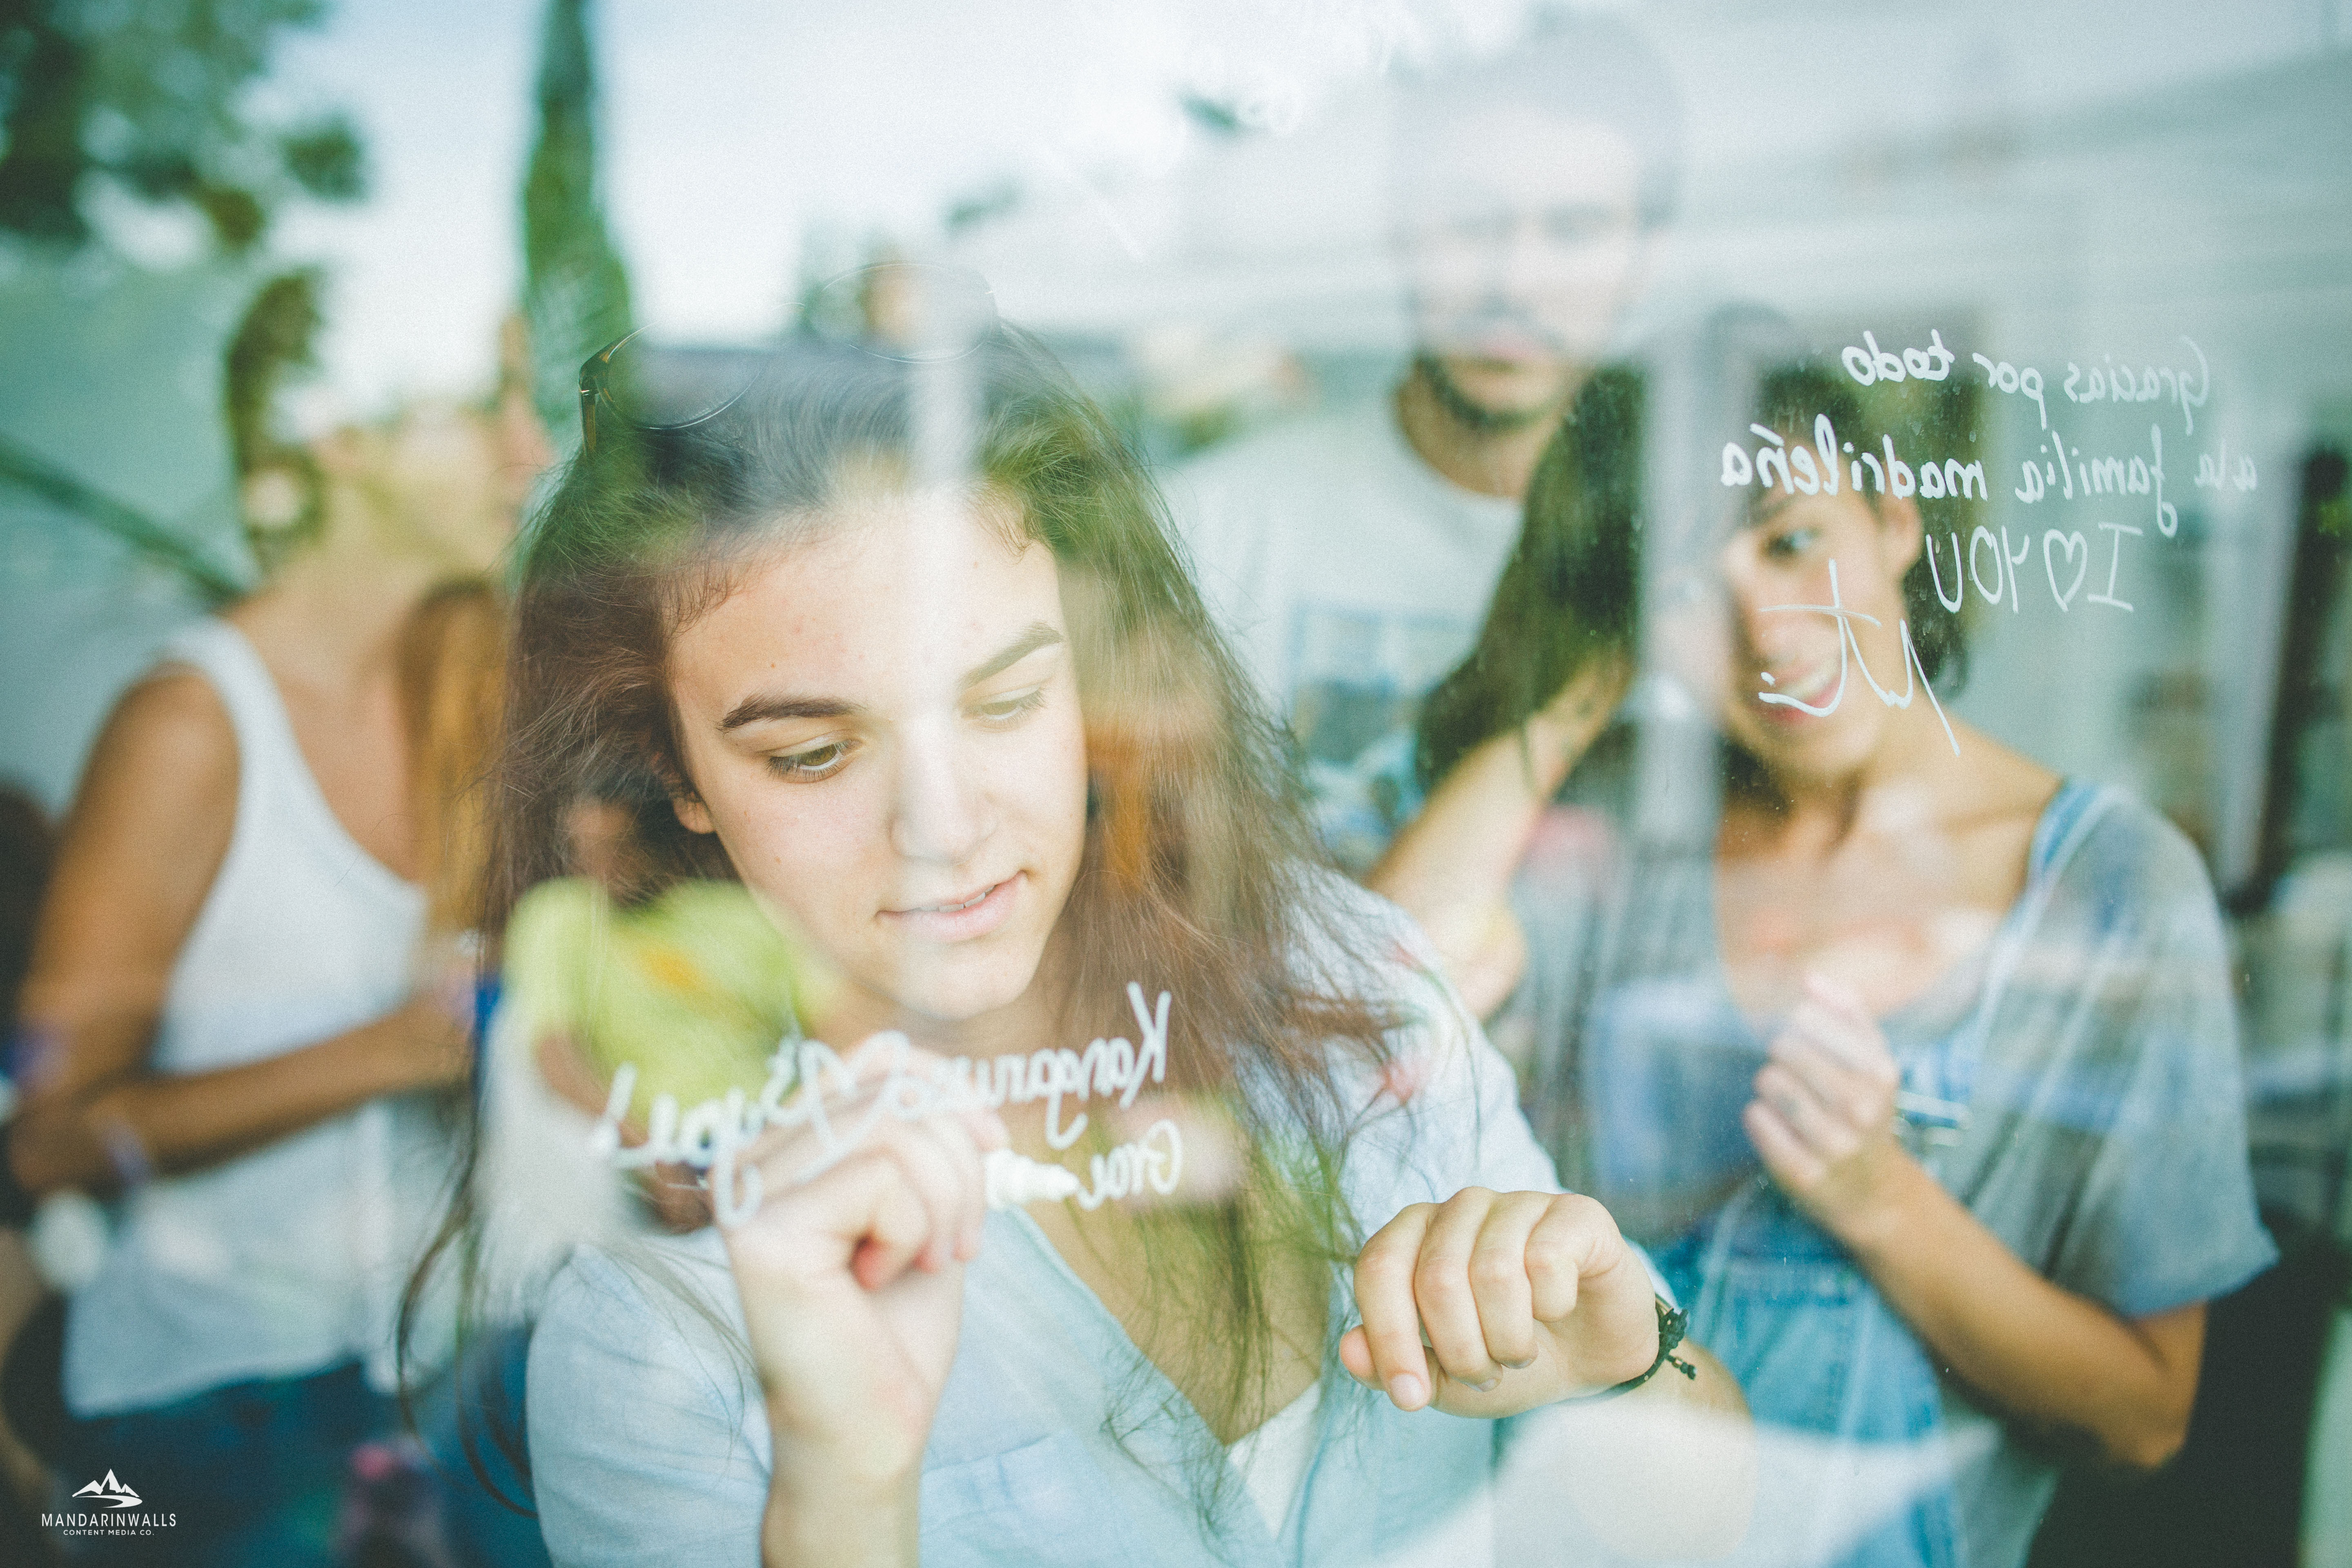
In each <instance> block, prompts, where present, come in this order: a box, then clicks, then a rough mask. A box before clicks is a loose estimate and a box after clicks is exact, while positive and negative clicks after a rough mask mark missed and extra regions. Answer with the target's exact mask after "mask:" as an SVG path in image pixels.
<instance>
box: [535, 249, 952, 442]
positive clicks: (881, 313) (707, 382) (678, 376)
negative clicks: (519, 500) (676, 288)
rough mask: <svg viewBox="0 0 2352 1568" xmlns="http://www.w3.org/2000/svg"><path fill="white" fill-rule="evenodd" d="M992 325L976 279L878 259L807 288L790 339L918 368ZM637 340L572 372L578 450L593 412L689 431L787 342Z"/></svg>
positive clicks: (644, 426)
mask: <svg viewBox="0 0 2352 1568" xmlns="http://www.w3.org/2000/svg"><path fill="white" fill-rule="evenodd" d="M996 325H997V315H996V296H995V295H994V294H993V293H992V291H991V290H990V289H989V287H988V283H987V280H986V279H982V277H981V276H980V274H979V273H977V272H973V271H971V270H970V269H969V268H961V267H949V266H943V265H940V264H938V263H934V262H922V261H881V262H876V263H874V264H873V265H871V266H866V267H860V268H856V270H855V271H852V272H845V273H844V274H842V275H841V276H840V277H838V278H835V279H833V280H832V281H831V282H828V283H825V284H824V285H823V286H821V287H819V288H817V289H814V290H812V291H811V292H810V294H809V296H808V298H807V300H805V301H804V303H803V309H802V312H801V331H800V334H799V336H800V339H801V341H803V342H805V341H808V340H814V341H816V342H830V343H836V344H844V345H847V346H851V347H854V348H856V349H857V350H859V351H861V352H863V353H871V354H876V355H878V356H879V357H881V358H884V359H890V360H898V361H900V362H902V363H932V362H938V361H943V360H951V359H957V358H960V357H961V356H962V355H964V354H967V353H971V351H972V350H973V349H974V348H975V347H976V346H978V344H979V343H980V342H981V341H982V339H983V338H984V337H986V336H987V335H988V333H989V332H990V331H992V330H993V329H994V328H995V327H996ZM643 336H644V332H643V330H642V329H640V330H639V331H635V332H631V333H629V334H628V335H627V336H626V337H624V338H620V339H617V340H616V341H614V342H611V343H607V344H606V345H605V346H604V347H603V348H601V349H599V350H597V351H596V352H595V353H593V354H590V355H589V356H588V360H587V363H584V364H583V365H582V366H581V367H580V443H581V449H582V450H583V451H585V452H593V451H595V449H596V426H597V420H598V418H599V415H598V412H597V411H598V409H599V408H602V409H603V410H604V415H603V417H604V419H606V420H607V421H608V422H610V421H617V422H618V423H619V424H620V425H622V426H625V427H627V428H630V429H635V430H684V429H688V428H690V427H691V426H696V425H699V424H701V423H703V422H704V421H705V420H708V419H714V418H716V417H718V416H719V415H721V414H723V413H725V412H726V411H727V410H728V409H730V408H731V407H733V406H734V405H736V404H737V403H739V402H740V401H742V398H743V395H745V394H746V393H748V392H750V391H751V389H752V388H753V387H754V386H756V385H758V384H759V383H760V380H761V376H762V375H763V374H765V373H766V372H767V371H768V370H769V369H771V368H772V366H774V365H775V364H776V363H779V362H780V361H781V360H783V359H786V358H788V357H790V355H791V354H792V353H793V348H794V346H795V344H794V342H793V340H787V341H786V342H782V343H781V344H774V345H771V346H768V347H765V348H747V349H737V348H656V347H654V346H652V345H650V344H646V343H642V342H640V340H641V339H642V338H643Z"/></svg>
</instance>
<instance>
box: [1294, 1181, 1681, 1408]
mask: <svg viewBox="0 0 2352 1568" xmlns="http://www.w3.org/2000/svg"><path fill="white" fill-rule="evenodd" d="M1654 1300H1655V1297H1654V1288H1653V1286H1652V1283H1651V1279H1650V1274H1649V1270H1647V1269H1646V1268H1643V1266H1642V1260H1641V1258H1639V1256H1637V1255H1636V1254H1635V1253H1634V1251H1633V1248H1632V1247H1628V1246H1627V1245H1626V1244H1625V1238H1624V1237H1622V1235H1620V1234H1619V1233H1618V1229H1617V1222H1616V1221H1615V1220H1614V1219H1612V1218H1611V1217H1610V1215H1609V1211H1608V1210H1607V1209H1605V1208H1602V1207H1601V1205H1599V1204H1598V1203H1595V1202H1594V1201H1593V1200H1592V1199H1591V1198H1588V1197H1582V1196H1580V1195H1578V1194H1573V1193H1567V1194H1563V1193H1494V1192H1489V1191H1487V1190H1486V1188H1484V1187H1468V1188H1465V1189H1464V1190H1463V1191H1461V1192H1459V1193H1456V1194H1454V1196H1453V1197H1451V1198H1449V1199H1447V1200H1446V1201H1445V1202H1444V1203H1443V1204H1415V1205H1412V1207H1410V1208H1408V1209H1406V1210H1405V1211H1404V1212H1403V1213H1402V1214H1400V1215H1397V1216H1396V1218H1394V1219H1392V1220H1391V1221H1390V1222H1389V1223H1388V1224H1387V1225H1385V1226H1381V1230H1380V1233H1379V1234H1378V1235H1376V1236H1374V1237H1372V1238H1371V1240H1370V1241H1369V1242H1367V1243H1366V1244H1365V1246H1364V1250H1363V1252H1362V1253H1361V1254H1360V1256H1359V1257H1358V1258H1357V1260H1356V1310H1358V1312H1360V1314H1361V1315H1362V1317H1363V1322H1362V1323H1361V1324H1360V1326H1359V1327H1356V1328H1352V1329H1349V1331H1347V1333H1346V1334H1345V1335H1344V1336H1342V1338H1341V1339H1340V1341H1339V1359H1340V1362H1341V1363H1342V1364H1344V1365H1345V1366H1346V1367H1347V1369H1348V1371H1349V1373H1350V1374H1352V1375H1353V1376H1354V1377H1355V1378H1356V1380H1357V1381H1358V1382H1360V1383H1362V1384H1367V1385H1369V1386H1370V1387H1373V1388H1378V1389H1382V1390H1384V1391H1386V1393H1387V1394H1388V1395H1389V1397H1390V1398H1391V1400H1393V1401H1395V1403H1396V1405H1397V1408H1398V1409H1400V1410H1419V1409H1421V1408H1422V1407H1423V1406H1424V1405H1435V1406H1436V1407H1437V1408H1438V1409H1440V1410H1443V1411H1445V1412H1447V1413H1448V1414H1450V1415H1489V1416H1491V1415H1516V1414H1517V1412H1519V1411H1522V1410H1530V1409H1533V1408H1535V1407H1536V1406H1537V1405H1549V1404H1550V1403H1552V1402H1553V1401H1555V1400H1559V1399H1564V1398H1567V1397H1569V1396H1570V1395H1571V1394H1589V1393H1592V1392H1594V1391H1596V1390H1598V1389H1602V1388H1607V1387H1609V1386H1611V1385H1612V1384H1619V1383H1622V1382H1624V1381H1625V1380H1626V1379H1628V1378H1633V1377H1639V1376H1640V1375H1641V1374H1642V1373H1643V1372H1644V1371H1646V1370H1648V1368H1649V1367H1650V1366H1651V1364H1652V1363H1654V1361H1655V1360H1656V1359H1657V1352H1658V1318H1657V1309H1656V1307H1655V1306H1654Z"/></svg>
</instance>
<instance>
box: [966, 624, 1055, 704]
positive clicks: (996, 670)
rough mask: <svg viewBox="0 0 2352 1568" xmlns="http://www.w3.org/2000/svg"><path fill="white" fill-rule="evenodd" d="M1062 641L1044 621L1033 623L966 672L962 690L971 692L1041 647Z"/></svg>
mask: <svg viewBox="0 0 2352 1568" xmlns="http://www.w3.org/2000/svg"><path fill="white" fill-rule="evenodd" d="M1061 640H1062V634H1061V633H1059V632H1057V631H1055V629H1054V628H1053V627H1051V626H1047V625H1046V624H1045V622H1043V621H1032V622H1030V623H1029V629H1028V630H1027V631H1024V632H1023V633H1022V634H1021V635H1020V636H1019V637H1014V638H1013V640H1012V641H1011V642H1009V643H1006V644H1005V645H1004V647H1003V648H1002V649H1000V650H999V651H998V652H996V653H994V654H992V655H991V656H990V657H988V658H984V659H982V660H981V661H980V662H979V663H978V664H975V665H973V666H972V667H971V668H970V669H968V670H966V671H965V672H964V677H963V683H962V686H961V689H963V690H966V691H969V690H970V689H971V688H973V687H975V686H978V685H979V684H980V683H981V682H982V681H983V680H986V679H988V678H989V677H990V676H992V675H998V674H1002V673H1003V671H1005V670H1008V669H1010V668H1013V666H1014V665H1016V664H1019V663H1020V662H1021V661H1022V660H1023V659H1024V658H1028V657H1029V656H1030V655H1031V654H1033V653H1035V652H1036V651H1037V650H1038V649H1039V648H1041V647H1053V646H1054V645H1055V644H1056V643H1058V642H1060V641H1061Z"/></svg>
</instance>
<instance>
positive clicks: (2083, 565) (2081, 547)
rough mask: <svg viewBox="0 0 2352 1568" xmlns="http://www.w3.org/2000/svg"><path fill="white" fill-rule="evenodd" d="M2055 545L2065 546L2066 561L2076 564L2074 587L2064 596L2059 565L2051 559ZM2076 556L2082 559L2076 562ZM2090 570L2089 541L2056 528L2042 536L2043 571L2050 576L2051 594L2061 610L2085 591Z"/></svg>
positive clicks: (2077, 534)
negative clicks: (2084, 577)
mask: <svg viewBox="0 0 2352 1568" xmlns="http://www.w3.org/2000/svg"><path fill="white" fill-rule="evenodd" d="M2053 544H2063V545H2064V546H2065V547H2066V559H2067V560H2069V561H2074V586H2073V587H2071V588H2069V589H2067V590H2066V591H2065V592H2064V593H2063V594H2062V593H2060V592H2059V591H2058V564H2057V563H2056V562H2054V561H2053V560H2052V559H2051V558H2050V547H2051V546H2052V545H2053ZM2076 556H2080V557H2082V559H2081V560H2079V561H2075V557H2076ZM2090 569H2091V542H2090V541H2089V540H2087V539H2085V538H2084V537H2083V536H2082V535H2081V534H2079V533H2061V532H2059V531H2057V530H2056V529H2054V528H2053V529H2052V530H2050V531H2049V532H2047V533H2044V534H2043V535H2042V571H2044V572H2046V573H2048V574H2050V594H2051V596H2052V597H2053V598H2054V599H2056V600H2057V601H2058V607H2059V608H2060V609H2061V610H2063V609H2064V608H2065V607H2066V605H2067V603H2068V601H2070V600H2072V599H2073V598H2074V595H2077V594H2079V593H2081V592H2082V591H2083V574H2084V573H2085V572H2088V571H2089V570H2090Z"/></svg>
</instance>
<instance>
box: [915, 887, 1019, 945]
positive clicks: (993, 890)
mask: <svg viewBox="0 0 2352 1568" xmlns="http://www.w3.org/2000/svg"><path fill="white" fill-rule="evenodd" d="M1028 879H1029V874H1028V873H1027V872H1025V871H1015V872H1014V873H1013V875H1011V876H1010V877H1007V878H1005V879H1004V880H1003V881H1001V882H995V883H992V884H990V885H989V886H987V887H985V888H983V889H981V890H979V891H978V892H975V893H969V894H966V895H964V896H963V897H961V898H960V899H955V898H951V899H942V900H939V901H938V902H936V903H929V904H918V905H911V906H909V907H908V908H906V909H902V910H883V911H882V918H883V919H884V920H886V921H889V922H890V923H891V924H893V925H895V926H897V927H898V929H899V930H900V931H905V932H906V933H907V934H908V935H909V936H916V937H920V938H922V939H924V940H925V941H928V942H970V941H971V939H972V938H974V937H982V936H986V935H988V933H989V932H991V931H994V930H996V929H997V928H998V927H999V926H1002V925H1003V923H1004V922H1005V921H1008V920H1010V919H1012V918H1013V903H1014V901H1015V900H1017V899H1018V898H1019V897H1020V896H1021V889H1023V888H1024V886H1026V885H1027V883H1028Z"/></svg>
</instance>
